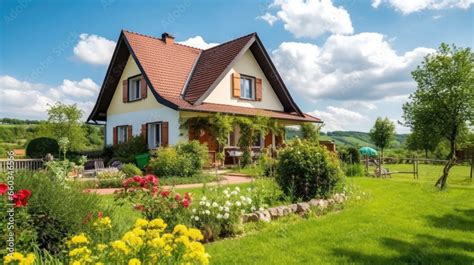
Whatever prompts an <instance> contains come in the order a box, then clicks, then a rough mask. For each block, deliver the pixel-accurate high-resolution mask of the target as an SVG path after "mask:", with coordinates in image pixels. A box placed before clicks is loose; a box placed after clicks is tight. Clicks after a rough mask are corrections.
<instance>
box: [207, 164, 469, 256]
mask: <svg viewBox="0 0 474 265" xmlns="http://www.w3.org/2000/svg"><path fill="white" fill-rule="evenodd" d="M394 166H395V167H393V168H394V169H393V170H395V168H397V167H401V168H402V167H406V165H394ZM408 166H409V165H408ZM391 167H392V166H391ZM441 168H442V166H425V165H423V166H421V165H420V178H419V180H413V179H412V176H410V175H408V174H396V175H393V177H392V179H375V178H367V177H356V178H350V179H348V180H347V184H348V186H349V187H355V188H356V189H358V190H360V192H365V193H366V195H365V196H362V199H361V200H352V201H350V202H348V203H347V205H346V207H345V209H343V210H342V211H340V212H334V213H329V214H327V215H325V216H322V217H319V218H315V217H311V218H308V219H294V218H290V219H286V220H284V221H278V222H274V223H271V224H268V225H265V226H263V228H262V229H261V230H260V231H258V232H252V233H250V234H248V235H246V236H244V237H241V238H236V239H228V240H223V241H219V242H215V243H212V244H208V245H206V250H207V251H208V252H209V253H210V255H211V257H212V258H211V262H212V263H213V264H472V263H473V262H474V208H473V205H474V197H473V196H472V194H473V192H474V186H473V184H472V183H470V182H468V180H467V179H468V176H469V167H466V166H464V167H461V166H458V167H455V168H453V171H452V172H451V176H450V179H449V183H450V186H449V188H448V190H447V191H442V192H440V191H438V190H436V189H435V188H434V187H433V185H434V182H435V181H436V179H437V177H438V175H439V172H440V170H441ZM390 169H391V170H392V168H390Z"/></svg>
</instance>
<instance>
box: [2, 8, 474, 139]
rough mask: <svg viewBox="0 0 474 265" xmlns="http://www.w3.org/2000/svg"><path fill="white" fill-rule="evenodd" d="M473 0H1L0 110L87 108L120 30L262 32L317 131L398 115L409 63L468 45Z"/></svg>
mask: <svg viewBox="0 0 474 265" xmlns="http://www.w3.org/2000/svg"><path fill="white" fill-rule="evenodd" d="M473 9H474V0H411V1H406V0H366V1H355V0H339V1H338V0H333V1H330V0H292V1H288V0H273V1H272V0H267V1H259V0H257V1H255V0H253V1H250V0H249V1H216V0H214V1H193V0H176V1H143V0H139V1H131V0H96V1H92V0H82V1H78V0H69V1H59V0H56V1H39V0H15V1H13V0H2V1H1V2H0V117H8V118H21V119H45V118H46V117H47V114H46V109H47V107H48V105H51V104H54V102H56V101H61V102H64V103H68V104H73V103H75V104H77V105H78V106H79V107H80V108H81V109H82V110H84V112H85V115H84V116H85V117H87V116H88V114H89V112H90V110H91V109H92V107H93V106H94V103H95V100H96V99H97V95H98V92H99V90H100V87H101V85H102V82H103V80H104V77H105V73H106V70H107V66H108V64H109V62H110V58H111V55H112V53H113V50H114V47H115V43H116V41H117V40H118V37H119V34H120V30H121V29H127V30H129V31H134V32H139V33H143V34H148V35H153V36H158V37H159V36H161V34H162V33H163V32H169V33H171V34H172V35H173V36H174V37H175V38H176V41H178V42H182V43H185V44H188V45H191V46H196V47H200V48H208V47H212V46H213V45H217V44H219V43H223V42H225V41H228V40H231V39H233V38H237V37H239V36H242V35H246V34H248V33H251V32H257V33H258V35H259V36H260V38H261V40H262V41H263V43H264V45H265V48H266V49H267V50H268V52H269V54H270V56H271V57H272V60H273V62H274V63H275V65H276V67H277V69H278V71H279V73H280V75H281V76H282V78H283V80H284V81H285V84H286V86H287V87H288V89H289V90H290V93H291V95H292V96H293V98H294V99H295V101H296V102H297V104H298V105H299V106H300V108H301V109H302V110H303V111H304V112H307V113H310V114H312V115H314V116H317V117H319V118H321V119H322V120H324V122H325V126H324V127H323V131H334V130H353V131H368V130H370V128H371V127H372V126H373V123H374V121H375V119H376V118H377V117H388V118H389V119H391V120H392V121H394V122H395V123H396V130H397V132H399V133H407V132H409V130H408V129H407V128H406V127H403V126H402V125H400V124H401V122H403V120H402V115H403V112H402V105H403V103H404V102H406V101H407V100H408V95H409V94H410V93H412V92H413V91H414V90H415V89H416V83H415V82H414V81H413V79H412V78H411V74H410V73H411V71H413V70H414V69H415V68H416V66H417V65H419V64H420V63H421V61H422V60H423V58H424V56H426V55H427V54H429V53H433V52H435V51H436V49H437V48H438V47H439V45H440V44H441V43H442V42H446V43H449V44H455V45H457V46H459V47H470V48H472V47H473V46H474V10H473Z"/></svg>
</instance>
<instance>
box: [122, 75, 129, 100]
mask: <svg viewBox="0 0 474 265" xmlns="http://www.w3.org/2000/svg"><path fill="white" fill-rule="evenodd" d="M122 96H123V97H122V100H123V103H126V102H128V80H127V79H125V80H123V93H122Z"/></svg>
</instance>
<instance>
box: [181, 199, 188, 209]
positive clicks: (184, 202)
mask: <svg viewBox="0 0 474 265" xmlns="http://www.w3.org/2000/svg"><path fill="white" fill-rule="evenodd" d="M181 203H182V204H183V207H184V208H188V207H189V200H188V199H184V200H183V201H182V202H181Z"/></svg>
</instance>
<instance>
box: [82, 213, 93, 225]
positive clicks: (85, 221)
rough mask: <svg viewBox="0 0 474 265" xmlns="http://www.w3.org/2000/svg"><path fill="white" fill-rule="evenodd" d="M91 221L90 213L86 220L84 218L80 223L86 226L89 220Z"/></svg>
mask: <svg viewBox="0 0 474 265" xmlns="http://www.w3.org/2000/svg"><path fill="white" fill-rule="evenodd" d="M91 219H92V213H88V214H87V216H86V218H84V221H82V223H83V224H85V225H86V224H87V223H89V222H90V220H91Z"/></svg>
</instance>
